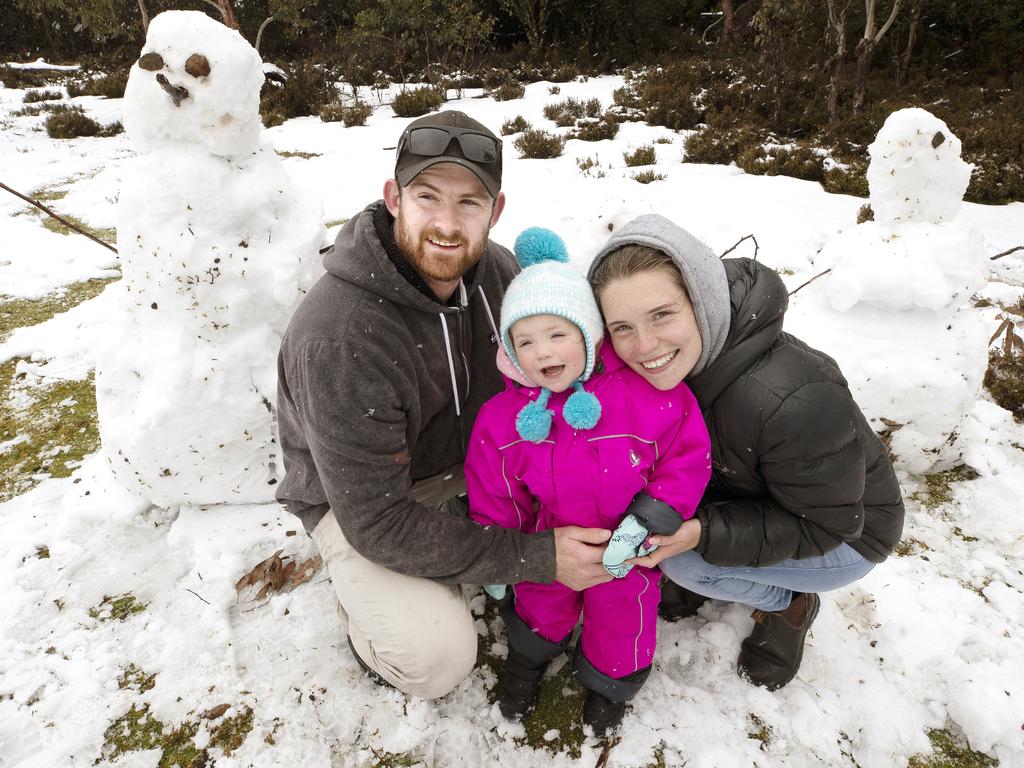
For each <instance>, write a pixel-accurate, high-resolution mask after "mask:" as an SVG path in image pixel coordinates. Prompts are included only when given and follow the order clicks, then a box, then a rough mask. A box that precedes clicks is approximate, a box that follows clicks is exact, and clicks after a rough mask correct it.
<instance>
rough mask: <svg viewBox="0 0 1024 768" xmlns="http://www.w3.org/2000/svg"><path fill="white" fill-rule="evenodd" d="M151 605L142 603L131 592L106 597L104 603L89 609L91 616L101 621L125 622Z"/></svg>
mask: <svg viewBox="0 0 1024 768" xmlns="http://www.w3.org/2000/svg"><path fill="white" fill-rule="evenodd" d="M148 606H149V603H140V602H139V601H138V600H137V599H136V597H135V595H133V594H132V593H131V592H125V593H124V594H123V595H117V596H111V595H104V596H103V601H102V602H101V603H100V604H99V605H98V606H96V607H95V608H90V609H89V615H90V616H92V618H94V619H98V620H99V621H124V620H125V619H127V618H129V617H130V616H134V615H135V614H136V613H142V612H143V611H144V610H146V608H147V607H148Z"/></svg>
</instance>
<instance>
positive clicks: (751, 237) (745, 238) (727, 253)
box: [718, 235, 760, 261]
mask: <svg viewBox="0 0 1024 768" xmlns="http://www.w3.org/2000/svg"><path fill="white" fill-rule="evenodd" d="M744 240H753V241H754V261H757V252H758V251H759V250H760V246H759V245H758V244H757V238H756V237H754V236H753V235H744V236H743V237H741V238H740V239H739V240H737V241H736V244H735V245H734V246H733V247H732V248H730V249H729V250H727V251H726V252H725V253H723V254H722V255H721V256H719V257H718V258H719V259H724V258H725V257H726V256H728V255H729V254H730V253H732V252H733V251H735V250H736V249H737V248H738V247H739V244H740V243H742V242H743V241H744Z"/></svg>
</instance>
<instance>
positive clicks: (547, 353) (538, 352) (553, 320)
mask: <svg viewBox="0 0 1024 768" xmlns="http://www.w3.org/2000/svg"><path fill="white" fill-rule="evenodd" d="M509 335H510V336H511V337H512V347H513V349H514V350H515V353H516V357H518V358H519V365H520V366H521V367H522V369H523V372H524V373H526V375H527V376H529V377H530V378H531V379H533V380H534V381H535V382H537V383H538V384H539V385H541V386H542V387H547V388H548V389H550V390H551V391H552V392H562V391H564V390H566V389H568V388H569V387H570V386H572V383H573V382H574V381H576V379H578V378H579V377H580V375H581V374H582V373H583V369H584V367H586V363H587V350H586V348H585V347H584V346H583V332H582V331H581V330H580V329H579V328H578V327H576V325H575V324H573V323H570V322H569V321H568V320H566V319H565V318H564V317H558V316H557V315H531V316H530V317H524V318H523V319H521V320H517V321H516V322H514V323H513V324H512V327H511V328H510V329H509Z"/></svg>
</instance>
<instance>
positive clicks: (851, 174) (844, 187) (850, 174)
mask: <svg viewBox="0 0 1024 768" xmlns="http://www.w3.org/2000/svg"><path fill="white" fill-rule="evenodd" d="M866 170H867V162H866V161H863V162H861V163H859V164H856V165H852V166H850V167H848V168H829V169H828V170H827V171H825V172H824V174H823V175H822V179H821V186H822V187H823V188H824V190H825V191H826V192H831V193H833V194H836V195H855V196H856V197H867V196H868V179H867V176H865V175H864V173H865V171H866Z"/></svg>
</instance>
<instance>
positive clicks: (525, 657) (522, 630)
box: [498, 599, 569, 720]
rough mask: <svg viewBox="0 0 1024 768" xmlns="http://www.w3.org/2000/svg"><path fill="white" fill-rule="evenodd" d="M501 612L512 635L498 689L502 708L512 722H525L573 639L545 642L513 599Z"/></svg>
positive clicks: (509, 635) (509, 638)
mask: <svg viewBox="0 0 1024 768" xmlns="http://www.w3.org/2000/svg"><path fill="white" fill-rule="evenodd" d="M499 610H500V611H501V616H502V618H503V619H504V620H505V629H506V632H507V634H508V658H507V659H505V668H504V671H503V673H502V676H501V687H500V688H499V689H498V709H500V710H501V714H502V715H504V716H505V717H506V718H508V719H509V720H521V719H522V718H524V717H526V715H527V714H529V712H530V710H532V709H533V706H534V704H536V702H537V692H538V691H539V690H540V680H541V678H542V677H543V676H544V670H546V669H547V667H548V663H550V662H551V660H552V659H554V658H556V657H557V656H559V655H561V654H562V653H564V652H565V646H566V645H567V644H568V642H569V637H568V636H567V637H566V638H565V639H563V640H562V641H561V642H558V643H553V642H551V641H550V640H546V639H544V638H543V637H541V636H540V635H538V634H537V633H536V632H534V631H533V630H532V629H530V627H529V626H528V625H527V624H526V622H525V621H523V620H522V618H520V616H519V614H517V613H516V609H515V604H514V601H513V600H511V599H505V600H503V601H502V603H501V606H500V609H499Z"/></svg>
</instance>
